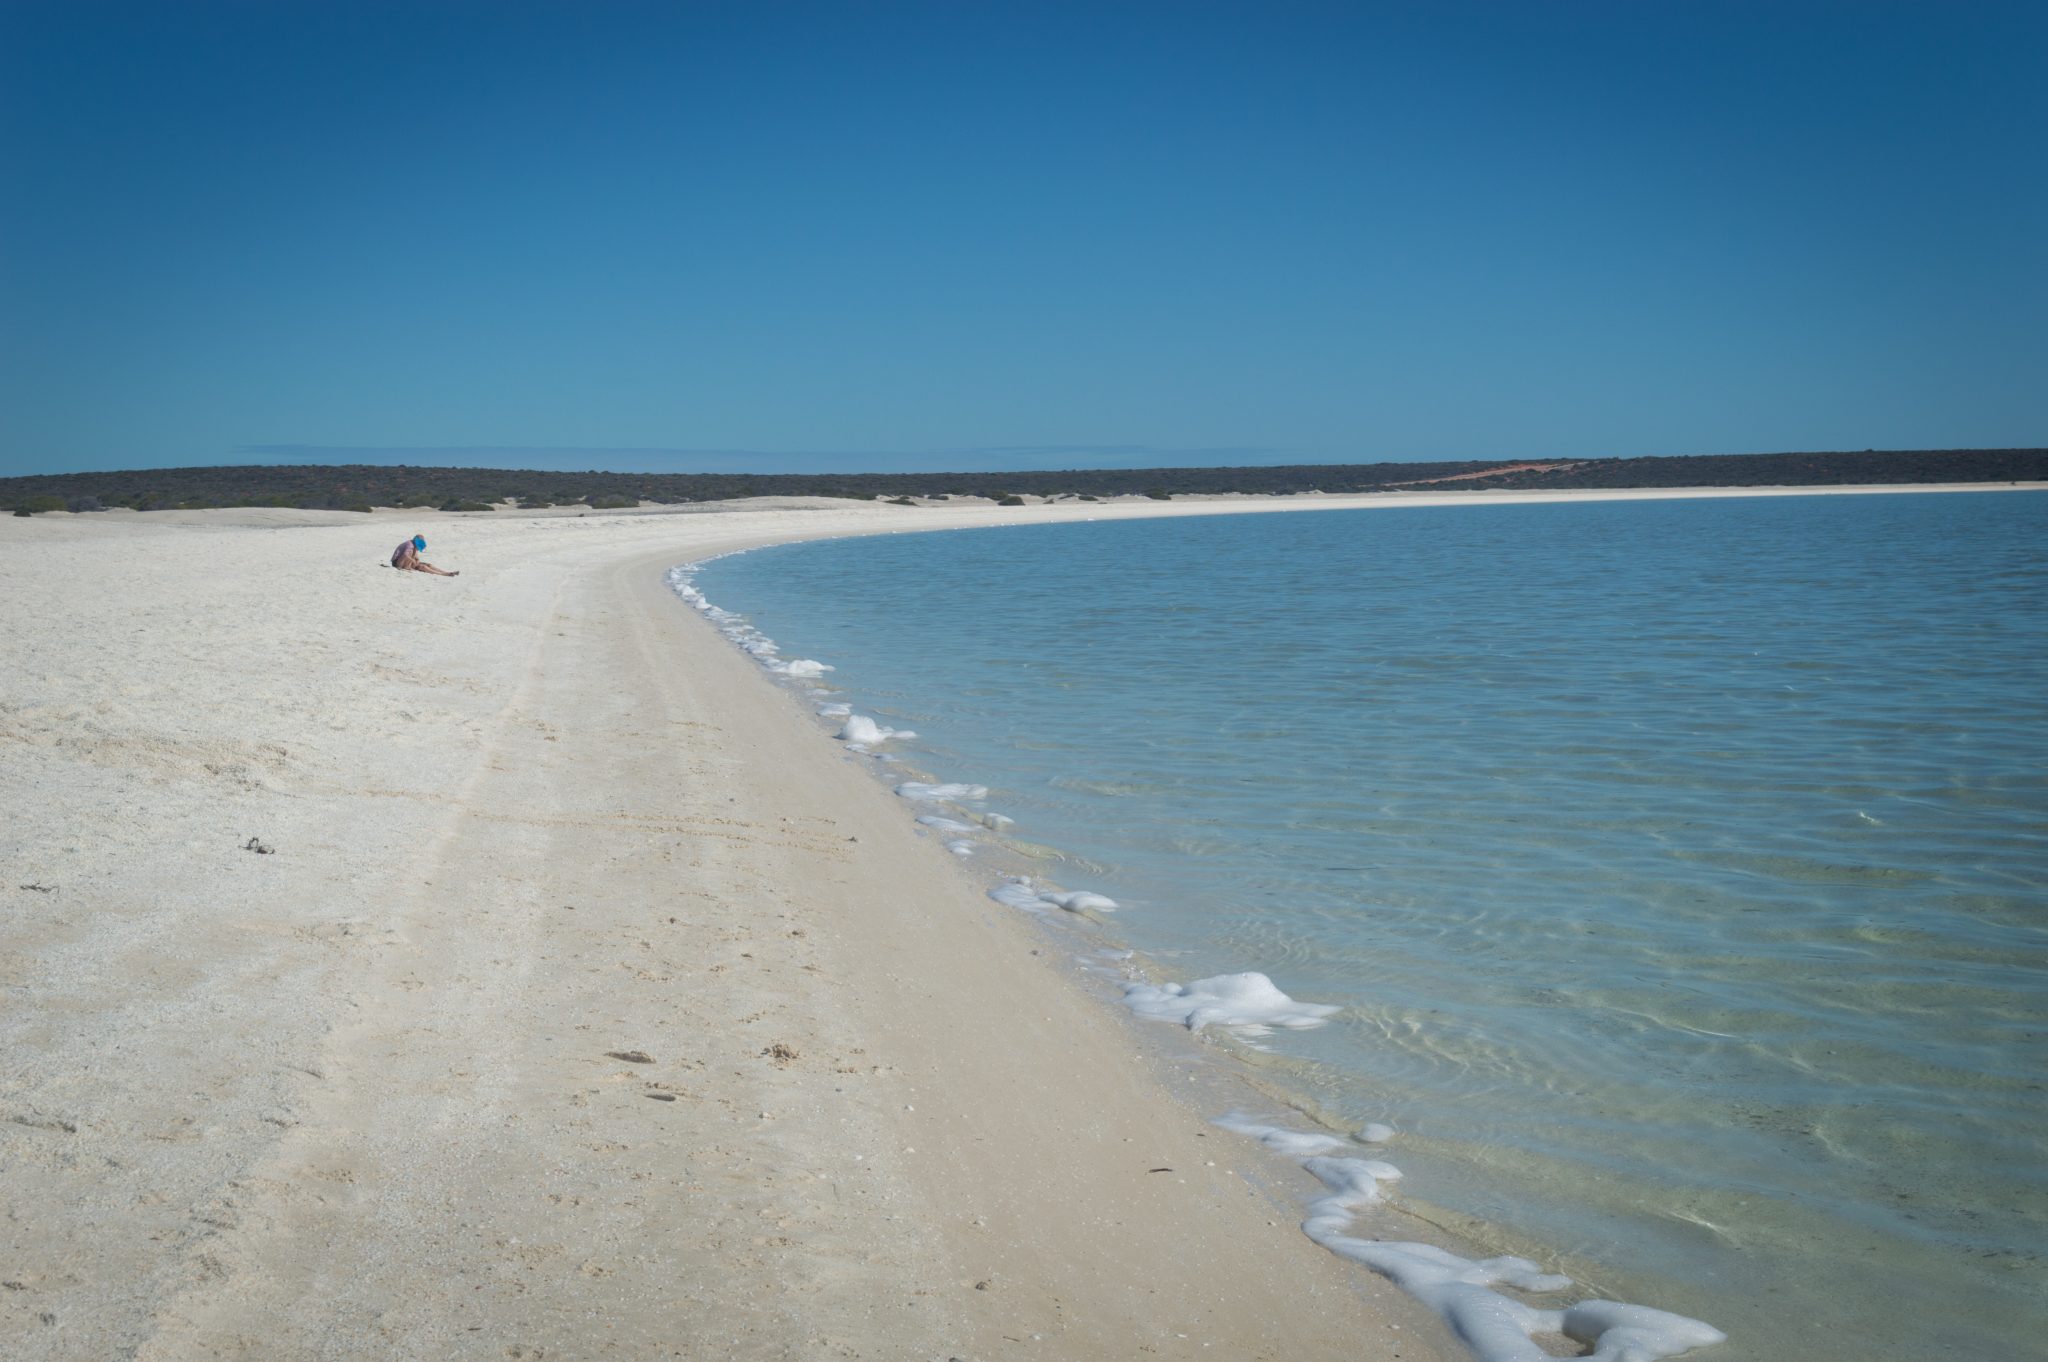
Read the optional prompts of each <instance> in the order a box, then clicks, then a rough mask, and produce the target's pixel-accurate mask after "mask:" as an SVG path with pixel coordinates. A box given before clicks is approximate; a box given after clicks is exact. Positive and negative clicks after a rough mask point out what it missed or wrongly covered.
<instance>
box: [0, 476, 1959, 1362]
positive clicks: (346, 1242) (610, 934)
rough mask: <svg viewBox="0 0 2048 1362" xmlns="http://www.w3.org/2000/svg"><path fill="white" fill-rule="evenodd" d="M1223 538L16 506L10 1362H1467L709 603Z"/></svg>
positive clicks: (0, 741)
mask: <svg viewBox="0 0 2048 1362" xmlns="http://www.w3.org/2000/svg"><path fill="white" fill-rule="evenodd" d="M1902 490H1903V489H1902ZM1910 490H1928V489H1917V488H1916V489H1910ZM1538 499H1550V498H1540V497H1525V496H1502V495H1497V494H1496V495H1490V496H1489V495H1487V494H1480V495H1479V496H1477V497H1475V496H1474V495H1473V494H1470V493H1462V494H1451V495H1445V496H1440V497H1439V496H1428V497H1418V496H1411V497H1405V498H1401V499H1400V501H1402V502H1407V503H1410V504H1415V503H1420V504H1434V503H1436V502H1456V503H1465V504H1469V503H1473V502H1475V501H1478V500H1487V501H1503V500H1538ZM1362 500H1363V501H1364V502H1366V503H1367V504H1377V505H1388V504H1390V499H1388V498H1367V499H1362ZM1350 501H1351V499H1348V498H1337V497H1320V498H1304V499H1298V500H1293V501H1290V502H1288V503H1284V505H1285V506H1287V507H1288V508H1301V509H1310V508H1315V507H1330V506H1336V505H1342V504H1347V503H1349V502H1350ZM1256 504H1257V505H1258V506H1259V507H1260V508H1265V507H1270V506H1273V505H1274V503H1256ZM1245 508H1246V509H1250V508H1251V507H1250V506H1246V507H1245ZM1222 509H1231V508H1230V507H1227V506H1224V505H1218V504H1217V503H1215V502H1187V501H1176V502H1172V503H1130V504H1117V505H1088V504H1072V503H1069V504H1065V505H1060V506H1053V507H1029V508H1025V509H1022V510H997V509H995V508H991V507H988V506H986V505H974V506H964V507H959V508H947V509H916V510H912V509H904V508H897V507H889V506H880V505H870V504H854V505H848V504H847V503H843V502H816V503H802V502H769V503H762V502H755V503H740V504H736V505H734V506H731V507H726V508H718V509H715V510H714V509H711V508H704V509H699V510H696V511H694V512H686V513H666V514H643V515H634V514H625V515H612V514H596V513H593V514H591V515H588V516H584V517H577V516H574V515H554V516H536V517H528V516H519V517H514V516H507V515H499V516H495V517H452V516H451V517H443V516H439V515H436V514H418V513H384V512H380V513H378V514H376V515H374V516H368V517H365V516H360V515H345V514H338V513H337V514H331V515H329V514H322V513H311V512H268V511H241V512H203V513H166V514H154V515H149V516H136V515H132V514H122V513H109V514H105V515H95V516H81V517H62V516H54V517H38V518H36V519H33V520H22V519H14V518H6V519H0V586H4V589H5V593H6V596H5V599H6V600H7V607H6V610H7V613H6V621H5V632H4V635H0V771H4V783H0V875H4V881H0V990H4V991H0V1215H4V1222H0V1352H4V1353H5V1355H7V1356H9V1357H16V1358H23V1359H44V1358H52V1359H54V1358H62V1359H105V1358H116V1357H129V1356H134V1357H141V1358H146V1359H196V1358H248V1359H300V1358H308V1359H310V1358H333V1359H343V1358H347V1359H355V1358H394V1359H397V1358H428V1357H432V1358H460V1359H471V1358H475V1359H484V1358H490V1359H498V1358H553V1359H580V1358H599V1357H618V1358H655V1357H686V1358H725V1357H739V1358H756V1357H760V1358H836V1357H868V1358H888V1359H897V1358H935V1359H945V1358H1023V1357H1031V1358H1125V1357H1162V1358H1173V1357H1198V1356H1199V1357H1208V1358H1222V1357H1230V1358H1276V1359H1278V1358H1286V1359H1289V1360H1290V1362H1305V1360H1306V1359H1311V1358H1337V1357H1343V1358H1360V1357H1366V1358H1400V1359H1403V1362H1428V1360H1429V1359H1432V1358H1437V1357H1452V1356H1456V1355H1458V1351H1459V1350H1458V1347H1457V1345H1456V1344H1455V1343H1454V1342H1452V1341H1450V1340H1449V1338H1448V1335H1447V1334H1445V1333H1444V1331H1443V1330H1442V1329H1441V1328H1440V1327H1438V1326H1437V1325H1436V1324H1435V1322H1434V1321H1433V1320H1431V1319H1429V1318H1427V1317H1425V1316H1423V1315H1422V1313H1421V1312H1420V1310H1419V1309H1418V1308H1417V1307H1416V1306H1414V1305H1413V1303H1411V1302H1409V1301H1407V1300H1406V1299H1405V1298H1403V1297H1400V1296H1399V1295H1398V1294H1397V1293H1395V1292H1394V1291H1393V1290H1392V1289H1391V1288H1390V1287H1388V1286H1387V1285H1385V1284H1384V1283H1381V1282H1379V1281H1377V1280H1375V1279H1373V1278H1371V1277H1370V1276H1368V1275H1366V1274H1364V1273H1362V1272H1361V1271H1359V1270H1358V1269H1356V1268H1353V1267H1350V1266H1347V1265H1345V1264H1343V1263H1341V1262H1339V1261H1338V1260H1337V1259H1335V1258H1332V1257H1330V1256H1329V1255H1326V1254H1324V1253H1323V1252H1322V1251H1321V1250H1319V1249H1317V1248H1315V1247H1313V1246H1312V1245H1311V1244H1309V1243H1308V1242H1307V1241H1306V1240H1305V1239H1303V1238H1302V1236H1301V1235H1300V1234H1299V1232H1298V1231H1297V1230H1296V1229H1295V1228H1294V1225H1293V1221H1294V1219H1295V1218H1297V1212H1296V1209H1295V1202H1296V1200H1297V1199H1298V1198H1299V1197H1301V1196H1303V1195H1305V1194H1306V1193H1307V1192H1308V1191H1309V1187H1308V1186H1307V1185H1306V1176H1305V1175H1303V1174H1301V1173H1300V1172H1299V1170H1295V1169H1280V1168H1278V1167H1277V1166H1273V1167H1268V1166H1265V1165H1261V1164H1260V1163H1259V1161H1258V1160H1259V1156H1258V1155H1257V1154H1256V1153H1255V1152H1254V1151H1252V1150H1251V1148H1250V1146H1249V1145H1248V1144H1247V1143H1246V1142H1244V1141H1241V1140H1239V1139H1237V1138H1236V1137H1233V1136H1228V1135H1225V1134H1223V1133H1222V1132H1220V1131H1217V1130H1215V1129H1214V1128H1213V1127H1210V1126H1208V1125H1207V1124H1206V1120H1205V1117H1206V1116H1207V1115H1209V1114H1213V1113H1210V1112H1207V1111H1204V1110H1197V1109H1196V1108H1195V1107H1193V1106H1191V1105H1188V1104H1185V1103H1183V1101H1181V1100H1180V1099H1179V1098H1178V1097H1176V1096H1175V1095H1174V1094H1173V1093H1172V1092H1171V1091H1170V1090H1169V1084H1168V1082H1167V1081H1166V1080H1167V1079H1169V1078H1171V1077H1172V1070H1173V1067H1174V1065H1175V1064H1176V1063H1178V1062H1179V1061H1176V1060H1174V1059H1172V1058H1171V1057H1170V1056H1169V1057H1167V1058H1161V1057H1159V1056H1157V1055H1154V1056H1151V1057H1148V1056H1147V1055H1146V1054H1144V1053H1143V1052H1142V1050H1141V1048H1140V1047H1137V1046H1134V1045H1133V1043H1132V1040H1133V1037H1132V1033H1131V1024H1130V1023H1128V1022H1126V1021H1124V1020H1123V1019H1121V1018H1119V1017H1118V1016H1116V1015H1113V1014H1112V1013H1111V1012H1110V1011H1109V1010H1107V1009H1105V1008H1103V1007H1101V1006H1100V1005H1099V1004H1098V1003H1096V1002H1095V1001H1094V1000H1092V999H1090V998H1088V997H1087V996H1086V995H1085V994H1084V993H1083V991H1082V990H1080V989H1079V988H1077V987H1076V986H1075V984H1074V982H1073V980H1072V979H1071V978H1070V977H1069V975H1068V974H1067V973H1066V971H1065V969H1064V967H1063V966H1062V965H1061V964H1059V963H1058V962H1057V961H1056V959H1055V957H1056V956H1057V955H1058V952H1057V951H1056V950H1053V949H1048V944H1049V943H1048V941H1047V939H1046V938H1045V937H1044V936H1043V935H1041V934H1040V933H1039V932H1038V930H1037V929H1035V928H1034V927H1033V926H1032V925H1031V924H1030V923H1028V922H1027V921H1025V920H1024V919H1022V918H1021V916H1020V915H1017V914H1015V913H1013V912H1011V911H1010V910H1007V909H1003V908H1000V907H998V906H996V905H994V904H991V903H989V902H988V901H987V900H986V899H984V898H983V897H982V896H981V892H980V891H981V888H982V886H981V885H980V884H979V883H978V882H977V881H976V880H974V879H973V878H972V877H971V876H970V875H969V874H968V873H967V872H966V871H965V870H963V869H962V868H961V867H960V866H959V865H958V864H956V863H955V861H954V859H953V858H952V857H950V856H947V855H946V854H945V853H944V852H943V850H941V849H940V848H939V847H937V846H936V845H934V844H933V841H932V840H930V839H921V838H919V837H918V836H916V834H915V830H914V826H913V824H912V823H911V821H910V818H909V816H908V814H907V812H906V810H905V809H904V808H903V807H901V805H900V804H899V803H898V802H897V801H895V800H893V799H892V798H891V797H890V796H888V795H887V794H886V792H885V791H884V790H883V789H882V787H881V786H880V785H879V784H878V783H877V782H875V781H874V780H873V779H872V777H871V776H870V775H868V774H867V773H866V772H864V771H863V770H862V769H860V767H859V765H858V763H857V761H856V760H855V759H852V758H849V757H847V756H846V755H845V754H844V753H842V752H841V751H840V750H838V748H837V747H836V746H835V745H834V744H832V743H830V742H829V741H827V740H825V739H824V738H823V737H822V736H821V734H820V733H819V731H818V729H817V727H816V725H814V724H810V723H805V722H802V721H801V720H802V718H803V711H802V709H801V707H800V705H799V703H798V701H797V699H796V698H795V697H794V696H793V695H791V694H790V693H788V692H785V691H783V690H780V689H777V688H776V687H774V686H773V685H771V684H769V683H768V681H767V680H766V679H765V677H764V676H763V675H762V674H761V672H760V671H759V670H758V669H757V668H755V667H754V666H753V664H752V663H751V662H749V661H747V660H746V659H744V658H743V657H742V656H741V655H740V654H739V653H737V652H736V651H735V650H733V649H732V648H731V647H729V646H728V645H727V644H726V643H725V642H724V641H723V640H721V639H719V638H718V637H717V636H716V635H715V634H714V633H713V632H712V631H711V629H710V628H709V627H708V626H707V625H706V624H705V623H704V622H703V621H702V620H701V619H699V618H698V617H697V616H696V615H695V614H694V613H692V612H690V611H688V610H686V609H684V608H683V607H682V606H681V605H680V604H679V603H678V602H677V601H676V600H675V599H674V597H673V596H672V595H671V594H670V593H669V592H668V591H667V589H666V587H665V586H664V584H663V581H662V577H661V570H662V569H663V568H665V567H666V566H668V565H670V564H672V563H676V562H680V561H684V560H687V559H690V558H695V557H700V556H702V555H704V554H707V553H712V552H718V551H722V550H725V549H729V548H735V547H741V546H744V545H750V544H759V543H765V542H772V541H777V540H785V539H791V538H808V537H815V536H823V535H839V534H848V533H881V532H888V531H892V530H901V529H912V528H915V529H928V528H939V527H951V526H959V525H976V524H996V523H1010V522H1020V521H1040V520H1053V519H1076V518H1088V517H1091V516H1094V517H1100V516H1109V515H1125V514H1137V515H1184V514H1198V513H1203V512H1214V511H1217V510H1222ZM415 528H420V529H423V530H424V532H425V533H426V534H427V535H428V537H429V538H430V539H431V540H433V544H432V547H431V550H430V552H429V554H428V557H429V558H430V559H432V560H434V561H436V562H439V563H441V564H442V565H443V566H448V567H455V568H459V569H461V570H462V573H463V575H462V576H461V577H460V578H457V579H453V580H444V579H437V578H430V577H426V576H423V575H420V574H401V573H396V572H392V571H389V570H388V569H386V568H385V567H384V566H383V562H384V560H385V558H386V556H387V555H388V553H389V551H390V548H391V545H392V544H393V543H395V542H397V540H398V539H399V538H400V537H401V536H402V535H403V534H406V533H410V532H411V531H412V530H414V529H415ZM252 839H254V844H255V846H256V847H262V848H267V849H268V850H257V849H254V848H252V845H251V843H252ZM1041 951H1042V952H1043V953H1042V954H1041V953H1040V952H1041ZM1162 1030H1163V1028H1162ZM1156 1169H1171V1170H1172V1171H1171V1172H1166V1173H1160V1172H1155V1171H1152V1170H1156ZM1289 1178H1292V1179H1293V1181H1292V1182H1289V1181H1287V1179H1289ZM1269 1187H1277V1188H1278V1193H1277V1199H1276V1196H1275V1195H1274V1194H1272V1193H1270V1192H1269V1191H1268V1188H1269ZM1397 1326H1398V1327H1397Z"/></svg>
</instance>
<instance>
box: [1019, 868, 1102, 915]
mask: <svg viewBox="0 0 2048 1362" xmlns="http://www.w3.org/2000/svg"><path fill="white" fill-rule="evenodd" d="M988 896H989V897H990V898H992V899H994V900H995V901H996V902H997V903H1006V904H1008V905H1009V906H1010V907H1012V908H1021V909H1023V910H1024V911H1025V912H1027V913H1042V912H1044V911H1045V910H1046V909H1048V908H1060V909H1064V910H1065V911H1067V912H1069V913H1083V914H1085V913H1113V912H1115V911H1116V900H1115V899H1113V898H1110V897H1109V896H1107V895H1105V894H1091V893H1088V892H1087V891H1085V890H1081V891H1072V892H1070V891H1065V890H1059V889H1042V888H1040V887H1038V886H1037V885H1035V884H1034V883H1032V881H1031V880H1030V879H1029V878H1028V877H1026V876H1023V875H1010V876H1007V877H1005V878H1004V879H1002V880H1001V881H1000V882H998V883H996V884H995V885H992V886H991V887H990V888H989V891H988Z"/></svg>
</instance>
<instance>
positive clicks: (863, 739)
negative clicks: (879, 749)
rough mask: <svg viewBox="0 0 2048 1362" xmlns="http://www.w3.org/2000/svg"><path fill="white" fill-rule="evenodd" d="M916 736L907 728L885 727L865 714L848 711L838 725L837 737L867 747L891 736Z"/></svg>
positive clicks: (885, 740)
mask: <svg viewBox="0 0 2048 1362" xmlns="http://www.w3.org/2000/svg"><path fill="white" fill-rule="evenodd" d="M916 736H917V734H915V733H913V732H911V731H910V730H909V729H907V728H885V727H884V726H883V725H881V724H878V723H876V722H875V721H874V720H873V719H870V718H869V717H868V716H867V715H865V714H851V713H850V714H848V715H847V716H846V722H845V723H843V724H841V725H840V727H839V737H840V739H841V740H842V741H845V742H850V743H860V744H861V745H863V746H868V747H871V746H873V745H874V744H876V743H878V742H887V741H889V739H891V738H914V737H916Z"/></svg>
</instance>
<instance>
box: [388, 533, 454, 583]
mask: <svg viewBox="0 0 2048 1362" xmlns="http://www.w3.org/2000/svg"><path fill="white" fill-rule="evenodd" d="M426 546H427V539H426V536H425V535H419V534H416V535H414V536H413V537H412V538H410V539H408V540H406V541H405V542H403V543H401V544H400V545H399V546H398V547H397V548H395V549H393V550H392V551H391V566H393V567H395V568H397V569H398V570H399V571H401V572H431V573H433V574H434V575H435V576H436V577H460V576H461V575H462V574H461V573H459V572H449V571H446V570H445V569H442V568H437V567H435V566H434V565H433V564H432V563H429V562H428V561H427V560H426V559H424V558H422V557H420V550H421V549H423V548H425V547H426Z"/></svg>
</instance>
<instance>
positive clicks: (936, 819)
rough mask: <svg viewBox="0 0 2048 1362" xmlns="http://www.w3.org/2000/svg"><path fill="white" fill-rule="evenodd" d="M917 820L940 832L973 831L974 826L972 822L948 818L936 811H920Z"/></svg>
mask: <svg viewBox="0 0 2048 1362" xmlns="http://www.w3.org/2000/svg"><path fill="white" fill-rule="evenodd" d="M917 821H918V822H920V823H922V824H924V825H925V826H926V827H928V828H934V829H936V830H938V831H940V832H973V831H974V829H975V826H976V825H975V824H973V823H963V822H961V821H960V820H959V819H957V818H948V817H946V816H945V815H944V814H938V813H921V814H919V815H918V816H917Z"/></svg>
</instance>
